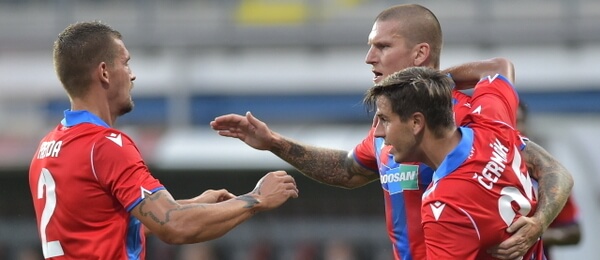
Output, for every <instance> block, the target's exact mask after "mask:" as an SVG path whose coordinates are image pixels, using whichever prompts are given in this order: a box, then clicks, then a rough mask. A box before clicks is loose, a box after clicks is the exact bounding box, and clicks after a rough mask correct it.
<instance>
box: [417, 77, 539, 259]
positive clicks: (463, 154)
mask: <svg viewBox="0 0 600 260" xmlns="http://www.w3.org/2000/svg"><path fill="white" fill-rule="evenodd" d="M484 93H485V95H484ZM517 105H518V98H517V97H516V93H515V92H514V89H513V88H512V86H511V85H510V83H509V82H508V81H507V80H506V79H505V78H504V77H502V76H498V75H497V76H494V77H487V78H485V79H483V80H482V81H480V82H479V83H478V85H477V88H476V90H475V92H474V95H473V97H472V99H471V114H468V115H467V116H465V117H464V118H463V119H461V121H460V122H459V124H460V125H463V126H465V125H466V127H460V131H461V133H462V140H461V141H460V143H459V144H458V146H457V147H456V148H455V149H454V150H453V151H451V153H450V154H448V155H447V156H446V158H445V159H444V161H443V162H442V163H441V165H440V166H439V167H438V169H437V170H436V172H435V173H434V176H433V180H432V184H431V185H430V186H429V188H428V190H427V191H426V192H425V194H424V195H423V207H422V211H421V214H422V218H423V229H424V234H425V243H426V246H427V258H428V259H461V260H467V259H494V258H493V257H492V256H491V255H489V254H488V253H487V249H489V248H490V247H492V246H495V245H498V244H500V243H501V242H502V241H504V240H506V239H507V238H509V237H510V234H509V233H507V232H506V228H507V227H508V226H509V225H510V224H511V223H512V222H513V221H514V220H516V219H517V218H518V217H520V216H531V215H533V213H534V212H535V209H536V206H537V200H536V197H535V192H534V190H535V188H534V186H533V183H532V181H531V179H530V176H529V174H528V173H527V167H526V165H525V163H524V162H523V161H522V158H521V155H520V152H519V151H520V150H521V149H522V148H523V147H524V143H523V141H522V139H521V136H520V135H519V134H518V132H517V131H516V130H514V129H513V127H512V126H514V125H515V115H516V108H517ZM487 108H490V109H487ZM523 259H528V260H531V259H544V254H543V248H542V243H541V240H540V241H538V242H537V243H536V244H535V245H534V246H533V247H532V248H531V249H530V250H529V251H528V252H527V254H526V255H525V258H523Z"/></svg>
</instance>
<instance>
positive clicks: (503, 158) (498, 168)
mask: <svg viewBox="0 0 600 260" xmlns="http://www.w3.org/2000/svg"><path fill="white" fill-rule="evenodd" d="M490 147H491V148H492V155H491V156H490V160H489V161H488V163H487V164H486V165H485V167H484V168H483V169H482V170H481V174H479V173H475V175H474V176H473V178H477V180H478V181H479V184H481V186H483V187H484V188H486V189H488V190H491V189H492V188H493V187H494V183H496V182H498V179H499V178H500V177H502V173H503V172H504V169H506V163H507V162H508V160H507V156H508V147H506V146H504V145H503V144H502V143H500V140H498V139H496V140H495V141H494V142H493V143H490Z"/></svg>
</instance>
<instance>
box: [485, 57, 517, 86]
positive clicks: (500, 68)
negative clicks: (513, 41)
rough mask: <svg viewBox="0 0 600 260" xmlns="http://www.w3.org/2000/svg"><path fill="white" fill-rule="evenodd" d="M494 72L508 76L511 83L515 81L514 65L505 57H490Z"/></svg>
mask: <svg viewBox="0 0 600 260" xmlns="http://www.w3.org/2000/svg"><path fill="white" fill-rule="evenodd" d="M490 62H491V63H492V64H493V67H494V70H495V71H496V73H498V74H500V75H502V76H504V77H506V78H508V80H510V82H511V83H513V84H514V82H515V67H514V64H513V63H512V62H511V61H510V60H509V59H507V58H503V57H496V58H492V59H490Z"/></svg>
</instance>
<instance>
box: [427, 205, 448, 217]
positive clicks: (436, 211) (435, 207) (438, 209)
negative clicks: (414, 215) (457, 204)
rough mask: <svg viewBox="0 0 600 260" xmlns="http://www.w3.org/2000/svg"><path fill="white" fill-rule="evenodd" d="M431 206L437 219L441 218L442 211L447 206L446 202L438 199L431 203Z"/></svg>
mask: <svg viewBox="0 0 600 260" xmlns="http://www.w3.org/2000/svg"><path fill="white" fill-rule="evenodd" d="M429 206H430V207H431V211H432V212H433V216H434V217H435V220H439V219H440V215H442V211H443V210H444V207H446V204H445V203H441V202H439V201H436V202H434V203H431V204H429Z"/></svg>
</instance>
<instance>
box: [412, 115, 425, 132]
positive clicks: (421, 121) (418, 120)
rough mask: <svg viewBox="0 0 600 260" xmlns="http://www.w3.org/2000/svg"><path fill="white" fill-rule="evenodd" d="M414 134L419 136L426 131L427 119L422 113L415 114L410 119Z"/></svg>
mask: <svg viewBox="0 0 600 260" xmlns="http://www.w3.org/2000/svg"><path fill="white" fill-rule="evenodd" d="M410 120H411V122H412V125H411V126H412V130H413V134H414V135H417V134H419V133H420V132H421V131H423V129H425V117H424V116H423V114H422V113H421V112H415V113H414V114H412V116H411V118H410Z"/></svg>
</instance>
